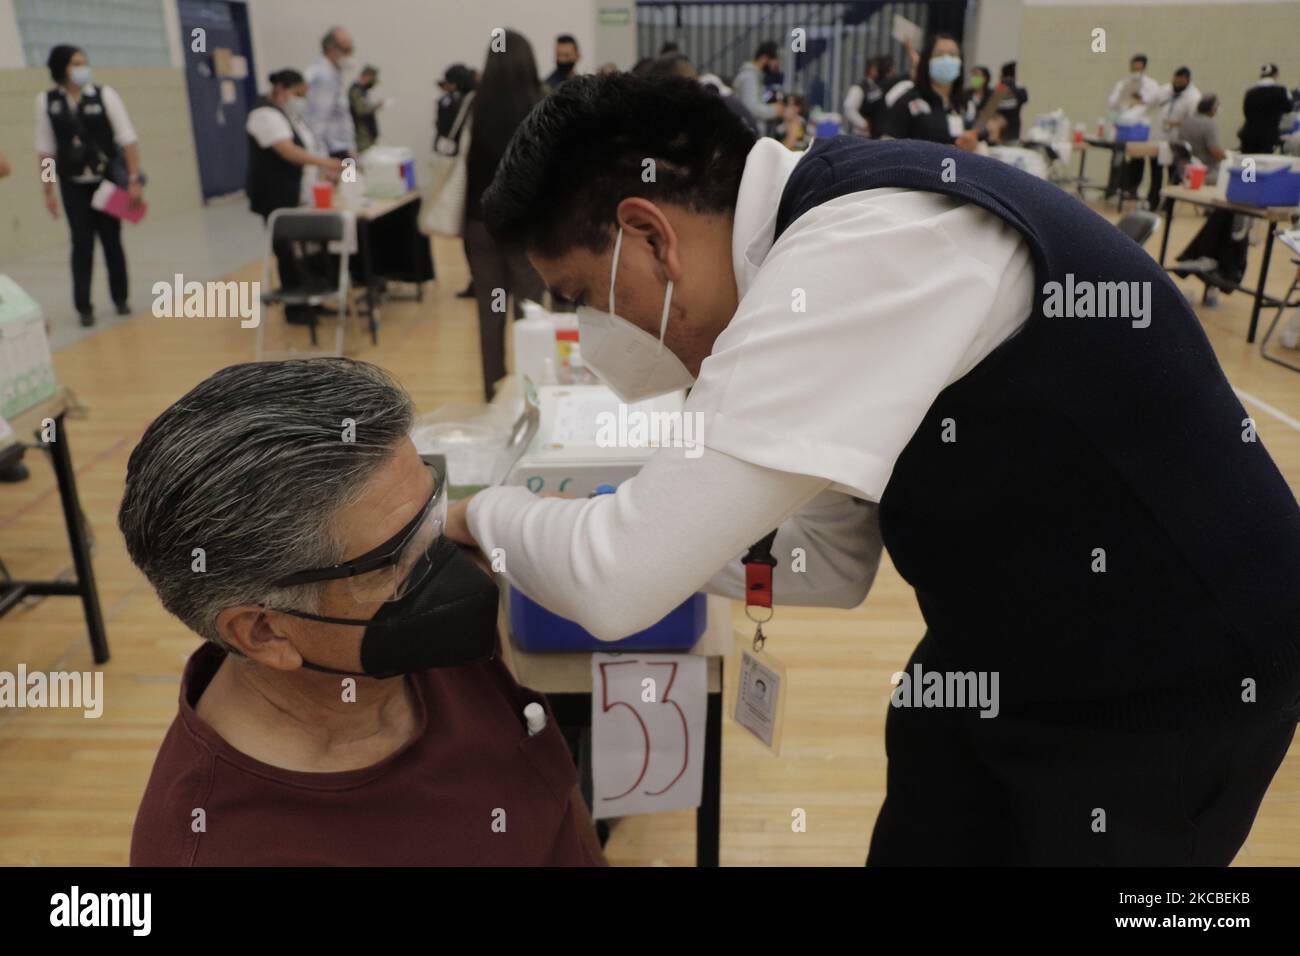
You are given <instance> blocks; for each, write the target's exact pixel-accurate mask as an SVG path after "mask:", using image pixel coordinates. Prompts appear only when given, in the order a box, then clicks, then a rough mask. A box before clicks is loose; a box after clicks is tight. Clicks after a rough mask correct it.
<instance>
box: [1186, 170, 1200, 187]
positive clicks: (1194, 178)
mask: <svg viewBox="0 0 1300 956" xmlns="http://www.w3.org/2000/svg"><path fill="white" fill-rule="evenodd" d="M1185 172H1186V173H1187V188H1188V189H1200V188H1201V187H1202V186H1204V185H1205V167H1204V166H1188V167H1187V169H1186V170H1185Z"/></svg>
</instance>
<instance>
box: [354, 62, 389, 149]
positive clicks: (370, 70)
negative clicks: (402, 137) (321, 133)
mask: <svg viewBox="0 0 1300 956" xmlns="http://www.w3.org/2000/svg"><path fill="white" fill-rule="evenodd" d="M378 84H379V68H378V67H374V66H366V67H365V68H364V69H363V70H362V71H361V73H360V74H359V75H358V76H357V81H356V82H355V83H353V84H352V86H351V88H350V89H349V90H348V107H349V108H350V109H351V110H352V125H353V127H354V128H355V129H356V133H357V152H358V153H364V152H365V151H366V150H368V149H369V148H370V147H371V146H374V145H375V143H376V141H378V139H379V117H378V115H377V114H378V113H379V111H380V110H381V109H383V108H384V104H385V103H386V102H387V100H383V99H375V98H374V97H373V96H372V95H371V94H372V93H373V92H374V89H375V87H376V86H377V85H378Z"/></svg>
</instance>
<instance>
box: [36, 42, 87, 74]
mask: <svg viewBox="0 0 1300 956" xmlns="http://www.w3.org/2000/svg"><path fill="white" fill-rule="evenodd" d="M85 52H86V51H85V50H83V49H82V48H81V47H79V46H69V45H68V44H66V43H60V44H59V45H58V46H56V47H54V48H53V49H52V50H50V55H49V57H48V58H47V59H46V61H45V65H46V66H47V67H49V68H50V76H51V77H53V78H54V82H55V83H62V82H63V81H64V80H66V79H67V78H68V62H69V61H70V60H71V59H72V58H73V57H74V56H76V55H77V54H78V53H85Z"/></svg>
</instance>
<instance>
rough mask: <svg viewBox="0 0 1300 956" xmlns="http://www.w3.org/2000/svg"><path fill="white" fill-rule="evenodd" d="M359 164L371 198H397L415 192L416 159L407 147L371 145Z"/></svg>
mask: <svg viewBox="0 0 1300 956" xmlns="http://www.w3.org/2000/svg"><path fill="white" fill-rule="evenodd" d="M359 163H360V166H361V175H362V176H363V177H364V178H365V184H366V195H367V196H369V197H370V198H371V199H394V198H396V197H398V196H405V195H406V194H407V193H409V192H411V191H412V190H413V189H415V156H414V155H413V154H412V153H411V151H410V150H409V149H407V148H406V147H405V146H372V147H370V148H369V149H368V150H366V151H365V152H364V153H362V154H361V156H360V158H359Z"/></svg>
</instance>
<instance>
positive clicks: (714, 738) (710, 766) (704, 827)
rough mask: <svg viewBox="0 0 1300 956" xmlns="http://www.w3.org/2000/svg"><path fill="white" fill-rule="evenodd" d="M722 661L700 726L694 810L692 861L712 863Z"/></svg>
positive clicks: (717, 820) (718, 837) (718, 822)
mask: <svg viewBox="0 0 1300 956" xmlns="http://www.w3.org/2000/svg"><path fill="white" fill-rule="evenodd" d="M723 664H724V661H722V660H719V661H718V687H719V690H718V692H717V693H716V694H709V703H708V717H707V718H706V724H705V730H704V781H703V787H702V792H701V794H700V806H699V808H698V809H697V810H696V811H695V865H696V866H708V867H716V866H717V865H718V855H719V849H720V845H721V842H722V690H721V688H722V686H723V684H722V679H723V673H722V668H723Z"/></svg>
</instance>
